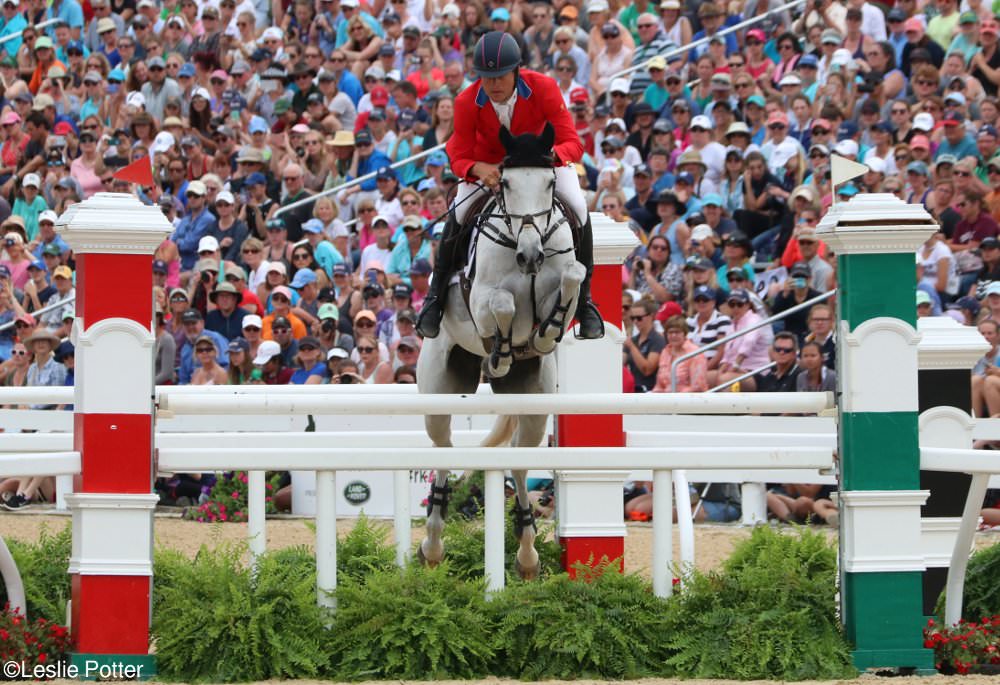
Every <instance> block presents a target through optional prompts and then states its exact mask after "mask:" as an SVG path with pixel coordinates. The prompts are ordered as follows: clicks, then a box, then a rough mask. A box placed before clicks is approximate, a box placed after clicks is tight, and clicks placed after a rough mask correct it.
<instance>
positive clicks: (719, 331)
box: [687, 309, 733, 359]
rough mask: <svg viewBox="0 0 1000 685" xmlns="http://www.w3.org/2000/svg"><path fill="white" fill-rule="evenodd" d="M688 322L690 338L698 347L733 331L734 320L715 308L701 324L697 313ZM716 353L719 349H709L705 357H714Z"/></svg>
mask: <svg viewBox="0 0 1000 685" xmlns="http://www.w3.org/2000/svg"><path fill="white" fill-rule="evenodd" d="M687 323H688V328H690V329H691V332H690V333H688V339H690V340H691V342H693V343H694V344H695V345H697V346H698V347H704V346H705V345H709V344H711V343H714V342H715V341H716V340H719V339H720V338H724V337H726V336H727V335H729V334H730V333H732V332H733V320H732V319H730V318H729V317H728V316H726V315H725V314H720V313H719V311H718V310H717V309H713V310H712V316H711V317H709V319H708V321H706V322H705V323H703V324H701V325H699V324H698V316H697V315H695V316H692V317H691V318H689V319H688V320H687ZM716 354H718V350H709V351H708V352H706V353H705V359H712V358H713V357H715V355H716Z"/></svg>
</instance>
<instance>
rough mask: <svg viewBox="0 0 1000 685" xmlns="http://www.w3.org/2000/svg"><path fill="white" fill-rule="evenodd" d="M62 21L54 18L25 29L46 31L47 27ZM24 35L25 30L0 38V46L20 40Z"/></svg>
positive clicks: (30, 25)
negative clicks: (10, 41)
mask: <svg viewBox="0 0 1000 685" xmlns="http://www.w3.org/2000/svg"><path fill="white" fill-rule="evenodd" d="M60 21H62V19H59V18H58V17H55V18H52V19H46V20H45V21H40V22H38V23H37V24H34V25H32V24H29V25H28V26H27V27H25V28H29V27H30V28H33V29H35V30H36V31H37V30H38V29H44V28H45V27H46V26H52V24H58V23H59V22H60ZM22 33H24V29H21V30H20V31H18V32H17V33H12V34H10V35H9V36H4V37H3V38H0V45H2V44H3V43H6V42H7V41H9V40H14V39H15V38H20V37H21V34H22Z"/></svg>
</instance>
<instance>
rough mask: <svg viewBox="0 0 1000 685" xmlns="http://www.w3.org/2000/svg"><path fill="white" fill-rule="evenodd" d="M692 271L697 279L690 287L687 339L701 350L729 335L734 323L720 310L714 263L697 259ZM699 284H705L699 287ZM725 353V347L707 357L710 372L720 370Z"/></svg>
mask: <svg viewBox="0 0 1000 685" xmlns="http://www.w3.org/2000/svg"><path fill="white" fill-rule="evenodd" d="M690 271H691V273H692V275H693V276H694V277H695V278H694V282H693V283H692V287H691V298H690V310H689V311H690V312H691V316H690V317H688V320H687V323H688V337H689V338H690V339H691V341H692V342H693V343H694V344H695V345H697V346H698V347H704V346H705V345H709V344H711V343H714V342H715V341H716V340H719V339H721V338H724V337H726V336H727V335H729V334H730V333H731V332H732V327H733V321H732V319H730V318H729V316H727V315H726V314H723V313H722V312H720V311H719V309H718V307H717V304H718V295H719V291H718V290H717V289H716V288H715V287H713V285H712V284H714V283H715V282H716V281H715V270H714V269H712V266H711V262H709V261H708V260H707V259H705V258H704V257H701V258H695V260H694V261H693V262H692V265H691V267H690ZM699 280H700V281H702V282H701V283H698V281H699ZM723 349H725V345H724V344H723V345H722V346H720V347H716V348H713V349H711V350H708V351H706V352H705V353H704V355H703V356H704V357H705V359H706V360H707V362H708V368H709V369H716V368H718V366H719V362H720V361H721V360H722V356H721V353H722V351H723Z"/></svg>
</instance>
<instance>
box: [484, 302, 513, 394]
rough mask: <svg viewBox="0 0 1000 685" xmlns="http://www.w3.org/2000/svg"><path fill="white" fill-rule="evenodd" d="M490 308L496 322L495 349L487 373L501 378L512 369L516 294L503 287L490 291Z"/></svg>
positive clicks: (488, 361)
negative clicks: (512, 337)
mask: <svg viewBox="0 0 1000 685" xmlns="http://www.w3.org/2000/svg"><path fill="white" fill-rule="evenodd" d="M489 310H490V314H491V315H492V317H493V321H494V322H495V323H496V331H495V332H494V334H493V351H492V352H490V356H489V358H488V359H487V360H486V374H487V375H488V376H490V377H491V378H501V377H503V376H506V375H507V372H508V371H510V365H511V362H512V361H513V359H514V357H513V350H512V349H511V336H512V332H511V329H512V328H513V325H514V295H513V294H512V293H511V292H510V291H508V290H504V289H503V288H496V289H494V290H493V292H492V293H490V300H489Z"/></svg>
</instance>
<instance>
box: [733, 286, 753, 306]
mask: <svg viewBox="0 0 1000 685" xmlns="http://www.w3.org/2000/svg"><path fill="white" fill-rule="evenodd" d="M729 299H730V300H736V301H737V302H742V303H744V304H746V303H747V302H749V301H750V293H748V292H747V291H746V288H734V289H733V290H732V292H730V293H729Z"/></svg>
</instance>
